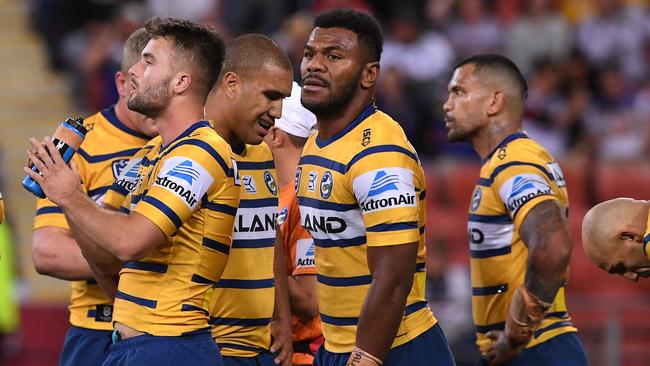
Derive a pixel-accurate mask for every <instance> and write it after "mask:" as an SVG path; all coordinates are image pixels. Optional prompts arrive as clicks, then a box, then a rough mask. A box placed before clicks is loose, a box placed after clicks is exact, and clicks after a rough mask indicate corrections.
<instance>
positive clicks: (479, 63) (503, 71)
mask: <svg viewBox="0 0 650 366" xmlns="http://www.w3.org/2000/svg"><path fill="white" fill-rule="evenodd" d="M464 65H474V75H476V76H478V77H480V78H481V79H484V80H485V81H487V82H496V83H497V84H499V85H501V86H503V87H505V88H506V89H507V90H508V91H509V93H508V94H511V95H512V96H513V97H516V98H517V99H519V100H520V101H521V103H522V104H523V101H524V99H526V96H527V95H528V84H527V83H526V79H525V78H524V75H522V73H521V71H519V68H518V67H517V65H515V63H514V62H512V61H511V60H510V59H508V58H507V57H505V56H502V55H492V54H483V55H474V56H470V57H467V58H465V59H463V60H461V61H460V62H458V64H456V66H455V67H454V69H457V68H459V67H461V66H464Z"/></svg>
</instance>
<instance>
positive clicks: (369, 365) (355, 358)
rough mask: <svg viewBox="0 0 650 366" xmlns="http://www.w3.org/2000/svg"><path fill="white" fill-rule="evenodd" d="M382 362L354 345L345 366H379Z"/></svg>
mask: <svg viewBox="0 0 650 366" xmlns="http://www.w3.org/2000/svg"><path fill="white" fill-rule="evenodd" d="M381 365H383V362H382V361H381V360H380V359H378V358H377V357H375V356H373V355H371V354H370V353H368V352H366V351H364V350H362V349H361V348H359V347H354V348H353V349H352V352H351V353H350V358H348V362H346V364H345V366H381Z"/></svg>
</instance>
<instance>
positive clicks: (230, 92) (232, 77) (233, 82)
mask: <svg viewBox="0 0 650 366" xmlns="http://www.w3.org/2000/svg"><path fill="white" fill-rule="evenodd" d="M219 82H220V83H221V87H222V88H223V91H224V93H225V94H226V96H227V97H228V99H234V98H235V96H236V95H237V88H238V87H239V84H240V83H241V80H239V76H237V74H235V73H234V72H232V71H228V72H226V73H225V74H223V75H222V76H221V78H220V80H219Z"/></svg>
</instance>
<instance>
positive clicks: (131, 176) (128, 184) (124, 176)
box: [115, 158, 142, 192]
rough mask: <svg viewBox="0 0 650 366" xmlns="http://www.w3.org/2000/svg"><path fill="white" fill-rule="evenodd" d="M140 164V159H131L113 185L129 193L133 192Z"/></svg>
mask: <svg viewBox="0 0 650 366" xmlns="http://www.w3.org/2000/svg"><path fill="white" fill-rule="evenodd" d="M141 163H142V159H139V158H135V159H131V161H129V163H128V165H127V166H126V167H125V168H124V169H126V171H123V172H122V173H120V175H119V177H118V179H117V180H116V181H115V183H116V184H118V185H119V186H120V187H122V188H124V189H126V190H127V191H129V192H133V190H134V189H135V186H136V183H137V182H138V170H140V165H141Z"/></svg>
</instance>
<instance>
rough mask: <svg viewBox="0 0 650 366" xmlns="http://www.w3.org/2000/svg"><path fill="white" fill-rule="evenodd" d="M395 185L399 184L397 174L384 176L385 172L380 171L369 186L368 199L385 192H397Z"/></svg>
mask: <svg viewBox="0 0 650 366" xmlns="http://www.w3.org/2000/svg"><path fill="white" fill-rule="evenodd" d="M397 183H399V177H398V176H397V174H386V172H385V171H383V170H380V171H378V172H377V174H375V179H373V181H372V184H371V185H370V191H368V197H372V196H377V195H379V194H382V193H384V192H387V191H397V190H398V189H397Z"/></svg>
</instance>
